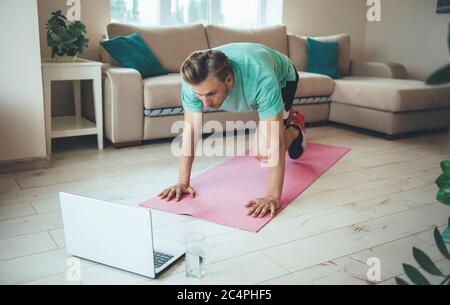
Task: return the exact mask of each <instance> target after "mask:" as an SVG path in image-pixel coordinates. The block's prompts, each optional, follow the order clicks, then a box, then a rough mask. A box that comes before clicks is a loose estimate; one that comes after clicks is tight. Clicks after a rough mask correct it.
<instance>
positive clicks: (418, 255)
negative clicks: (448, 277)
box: [413, 247, 443, 276]
mask: <svg viewBox="0 0 450 305" xmlns="http://www.w3.org/2000/svg"><path fill="white" fill-rule="evenodd" d="M413 256H414V259H415V260H416V261H417V263H418V264H419V266H420V267H421V268H422V269H423V270H425V271H426V272H428V273H429V274H432V275H437V276H443V274H442V272H441V271H440V270H439V269H438V268H437V267H436V265H435V264H434V263H433V261H432V260H431V259H430V258H429V257H428V255H426V254H425V252H423V251H422V250H420V249H417V248H416V247H414V248H413Z"/></svg>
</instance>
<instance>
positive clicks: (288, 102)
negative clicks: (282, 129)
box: [281, 66, 300, 123]
mask: <svg viewBox="0 0 450 305" xmlns="http://www.w3.org/2000/svg"><path fill="white" fill-rule="evenodd" d="M294 69H295V72H296V73H295V81H289V82H286V86H285V87H284V88H283V89H281V97H282V99H283V102H284V110H286V112H289V111H290V110H291V108H292V105H293V104H294V98H295V92H297V86H298V82H299V79H300V78H299V76H298V72H297V68H296V67H295V66H294ZM285 123H286V121H285Z"/></svg>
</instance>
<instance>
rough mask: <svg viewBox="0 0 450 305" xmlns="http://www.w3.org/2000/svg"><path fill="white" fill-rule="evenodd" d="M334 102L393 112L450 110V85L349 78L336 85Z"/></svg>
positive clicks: (336, 82)
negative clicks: (445, 108) (448, 108)
mask: <svg viewBox="0 0 450 305" xmlns="http://www.w3.org/2000/svg"><path fill="white" fill-rule="evenodd" d="M331 99H332V101H333V102H339V103H343V104H350V105H355V106H360V107H365V108H371V109H376V110H382V111H389V112H409V111H419V110H426V109H437V108H444V107H450V85H441V86H429V85H426V84H425V83H424V82H422V81H417V80H403V79H389V78H378V77H357V76H352V77H345V78H343V79H342V80H336V81H335V90H334V93H333V95H332V97H331Z"/></svg>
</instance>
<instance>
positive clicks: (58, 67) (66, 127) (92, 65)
mask: <svg viewBox="0 0 450 305" xmlns="http://www.w3.org/2000/svg"><path fill="white" fill-rule="evenodd" d="M101 68H102V63H100V62H96V61H91V60H87V59H82V58H78V59H77V60H76V61H75V62H69V63H57V62H54V61H52V60H51V59H48V58H45V59H42V81H43V86H44V108H45V133H46V140H47V154H48V155H51V154H52V139H55V138H64V137H75V136H85V135H92V134H96V135H97V141H98V149H99V150H103V107H102V89H101V88H102V87H101V85H102V83H101V78H102V71H101ZM61 80H72V81H73V85H74V100H75V115H74V116H61V117H52V109H51V106H52V100H51V99H52V94H51V85H52V81H61ZM81 80H92V85H93V86H92V87H93V91H94V104H95V105H94V108H95V122H96V124H94V123H92V122H91V121H89V120H87V119H85V118H84V117H82V115H81V92H80V91H81Z"/></svg>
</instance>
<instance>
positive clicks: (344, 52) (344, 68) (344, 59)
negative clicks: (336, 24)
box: [288, 34, 350, 76]
mask: <svg viewBox="0 0 450 305" xmlns="http://www.w3.org/2000/svg"><path fill="white" fill-rule="evenodd" d="M311 38H313V39H316V40H319V41H337V43H338V45H339V61H338V65H339V70H340V72H341V75H342V76H347V75H349V73H350V35H349V34H337V35H332V36H321V37H311ZM288 42H289V57H290V58H291V60H292V62H293V63H294V65H295V66H296V67H297V70H299V71H307V69H308V48H307V37H303V36H298V35H295V34H288Z"/></svg>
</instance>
